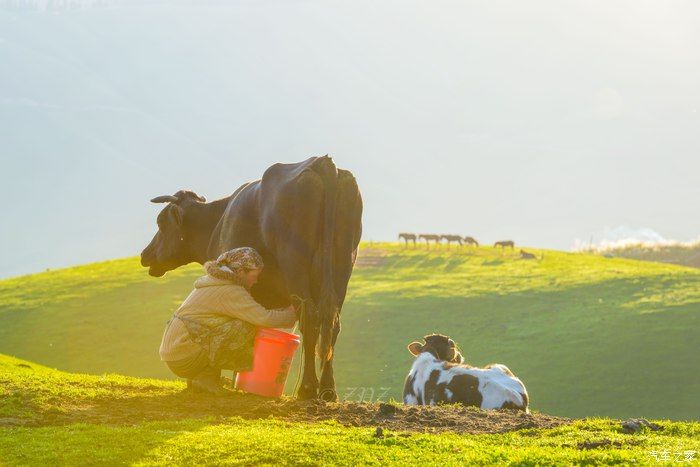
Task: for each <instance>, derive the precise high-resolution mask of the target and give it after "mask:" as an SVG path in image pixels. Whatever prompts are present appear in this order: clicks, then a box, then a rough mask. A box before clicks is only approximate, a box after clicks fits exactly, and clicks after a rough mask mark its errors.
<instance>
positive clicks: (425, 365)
mask: <svg viewBox="0 0 700 467" xmlns="http://www.w3.org/2000/svg"><path fill="white" fill-rule="evenodd" d="M423 340H425V344H421V343H420V342H411V343H410V344H409V345H408V351H409V352H411V353H412V354H413V355H414V356H415V357H416V360H415V361H414V362H413V366H412V367H411V371H410V372H409V373H408V376H407V377H406V383H405V385H404V389H403V402H404V404H409V405H434V404H438V403H446V404H455V403H461V404H464V405H471V406H475V407H481V408H482V409H500V408H511V409H519V410H523V411H525V412H529V411H530V410H529V409H528V397H527V390H526V389H525V385H523V383H522V382H521V381H520V380H519V379H518V378H516V377H515V375H513V373H512V372H511V371H510V370H509V369H508V367H506V366H505V365H501V364H498V363H492V364H491V365H488V366H487V367H486V368H474V367H471V366H469V365H465V364H463V363H462V362H463V358H462V354H461V353H459V350H457V347H456V346H455V343H454V341H453V340H452V339H450V338H449V337H447V336H443V335H441V334H432V335H430V336H425V337H424V338H423Z"/></svg>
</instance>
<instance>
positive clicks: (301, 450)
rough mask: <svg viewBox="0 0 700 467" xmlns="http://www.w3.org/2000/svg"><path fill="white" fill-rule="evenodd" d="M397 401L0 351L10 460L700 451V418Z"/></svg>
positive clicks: (538, 460) (569, 456)
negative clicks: (575, 414)
mask: <svg viewBox="0 0 700 467" xmlns="http://www.w3.org/2000/svg"><path fill="white" fill-rule="evenodd" d="M392 407H394V409H395V411H394V412H392V413H390V412H389V411H386V410H380V409H381V408H380V407H377V405H376V404H353V403H336V404H327V403H323V402H321V401H315V402H313V401H310V402H295V401H292V400H289V399H283V400H281V401H274V400H273V401H270V400H265V399H263V398H260V397H256V396H251V395H245V394H241V393H232V394H230V395H227V396H220V397H217V396H204V395H194V394H190V393H188V392H187V391H186V390H185V389H184V385H183V384H182V383H180V382H175V381H159V380H155V379H138V378H130V377H124V376H119V375H105V376H93V375H81V374H71V373H64V372H61V371H56V370H51V369H48V368H46V367H42V366H41V365H37V364H35V363H32V362H27V361H23V360H18V359H14V358H10V357H6V356H3V355H0V464H2V465H86V464H89V465H120V464H136V465H190V464H197V465H202V464H206V465H220V464H227V465H228V464H233V463H246V464H255V465H257V464H274V465H287V464H300V463H301V464H304V465H319V464H333V465H358V464H363V465H364V464H373V465H407V464H409V463H410V464H415V463H417V464H421V465H422V464H431V465H432V464H439V465H491V464H494V463H500V464H506V463H512V464H515V465H542V464H574V463H576V464H619V463H628V464H631V463H634V464H641V465H651V464H654V463H655V461H656V458H655V457H654V456H657V457H658V456H660V455H661V454H660V453H661V452H664V451H665V452H666V453H667V454H666V455H669V456H671V458H675V457H674V456H675V453H676V452H679V453H680V455H681V456H682V455H683V452H684V451H688V452H691V451H693V452H695V453H697V452H698V451H700V441H699V440H700V424H698V423H687V422H669V421H656V422H654V423H656V424H657V425H658V426H659V428H660V429H658V430H656V431H653V430H650V429H644V430H643V431H641V432H638V433H633V434H628V433H624V432H623V430H622V429H621V425H620V422H619V421H618V420H610V419H587V420H577V421H572V420H566V419H557V418H555V417H549V416H546V415H539V414H524V413H522V412H517V411H509V410H504V411H490V412H484V411H481V410H478V409H464V408H461V407H456V406H455V407H453V406H445V407H425V408H422V409H418V408H404V407H401V406H392ZM351 415H352V417H351ZM409 420H417V422H410V421H409ZM377 427H383V431H382V432H378V430H377ZM465 427H468V428H467V429H465Z"/></svg>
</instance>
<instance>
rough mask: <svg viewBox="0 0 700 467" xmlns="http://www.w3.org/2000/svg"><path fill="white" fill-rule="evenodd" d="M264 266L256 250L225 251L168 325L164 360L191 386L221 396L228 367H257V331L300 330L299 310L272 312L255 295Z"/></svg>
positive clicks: (208, 267) (207, 266) (207, 268)
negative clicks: (254, 342) (252, 288)
mask: <svg viewBox="0 0 700 467" xmlns="http://www.w3.org/2000/svg"><path fill="white" fill-rule="evenodd" d="M262 268H263V260H262V257H261V256H260V254H259V253H258V252H257V251H255V250H254V249H253V248H248V247H243V248H235V249H233V250H230V251H227V252H225V253H222V254H221V255H220V256H219V257H218V258H217V260H216V261H209V262H207V263H206V264H205V265H204V269H205V271H206V273H207V274H206V275H205V276H203V277H200V278H199V279H197V280H196V281H195V283H194V290H193V291H192V292H191V293H190V295H189V296H188V297H187V299H185V301H184V302H183V303H182V305H180V307H179V308H178V309H177V311H176V312H175V314H174V315H173V317H172V319H171V320H170V321H168V325H167V327H166V329H165V332H164V334H163V340H162V342H161V344H160V358H161V360H163V361H164V362H165V363H166V364H167V365H168V367H169V368H170V370H172V372H173V373H175V374H176V375H177V376H180V377H181V378H187V383H188V386H191V387H193V388H195V389H199V390H203V391H207V392H212V393H218V392H221V391H222V388H221V370H222V369H226V370H233V371H247V370H250V369H251V367H252V364H253V340H254V338H255V334H256V331H257V327H270V328H276V327H280V328H290V327H292V326H294V323H295V322H296V320H297V315H296V312H295V310H294V307H293V306H291V305H290V306H289V307H287V308H282V309H277V310H268V309H266V308H264V307H263V306H261V305H260V304H259V303H258V302H256V301H255V300H254V299H253V297H252V296H251V295H250V293H249V291H250V289H251V287H252V286H253V285H254V284H255V283H256V282H257V280H258V276H259V275H260V272H261V271H262Z"/></svg>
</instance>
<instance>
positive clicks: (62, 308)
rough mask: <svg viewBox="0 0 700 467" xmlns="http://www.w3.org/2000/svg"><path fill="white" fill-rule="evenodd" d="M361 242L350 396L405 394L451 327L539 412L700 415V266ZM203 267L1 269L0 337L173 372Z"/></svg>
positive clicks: (97, 360)
mask: <svg viewBox="0 0 700 467" xmlns="http://www.w3.org/2000/svg"><path fill="white" fill-rule="evenodd" d="M363 250H364V252H365V253H364V255H365V258H370V259H375V262H376V264H375V265H367V266H364V267H362V266H361V267H358V268H357V269H356V270H355V272H354V273H353V278H352V280H351V283H350V288H349V294H348V298H347V301H346V305H345V307H344V309H343V316H342V325H343V330H342V333H341V335H340V337H339V342H338V345H337V348H336V377H337V382H338V388H339V393H340V395H341V396H344V395H350V398H351V399H353V398H354V399H356V398H357V397H359V396H358V395H359V394H362V393H364V397H366V398H369V397H370V395H371V394H372V391H373V393H374V397H376V396H377V395H378V394H380V393H384V392H386V395H385V397H393V398H397V399H399V398H400V394H401V389H402V384H403V378H404V377H405V374H406V373H407V371H408V368H409V367H410V364H411V356H410V355H409V353H408V352H407V351H406V345H407V344H408V343H409V342H410V341H412V340H414V339H416V338H420V337H421V336H423V335H424V334H427V333H430V332H442V333H446V334H449V335H450V336H452V337H453V338H454V339H455V340H456V341H457V342H458V343H459V344H460V345H461V347H462V349H463V351H464V354H465V356H466V358H467V360H468V361H469V362H470V363H472V364H475V365H483V364H486V363H490V362H501V363H505V364H506V365H508V366H509V367H510V368H511V370H513V371H514V372H515V374H516V375H518V376H519V377H520V378H521V379H522V380H523V381H524V382H525V384H526V385H527V387H528V390H529V392H530V396H531V404H532V408H534V409H536V410H539V411H541V412H546V413H551V414H555V415H564V416H572V417H584V416H604V417H606V416H607V417H620V418H623V417H630V416H635V417H639V416H644V417H649V418H657V419H672V420H698V419H700V411H698V404H697V395H698V394H700V371H698V370H700V368H699V363H698V353H699V350H700V345H699V344H698V340H697V330H698V329H700V270H697V269H691V268H684V267H679V266H674V265H667V264H658V263H646V262H641V261H634V260H625V259H608V258H603V257H600V256H595V255H587V254H570V253H561V252H553V251H545V252H544V259H543V260H537V261H523V260H520V259H518V258H517V255H515V254H511V253H509V252H506V253H505V254H502V253H501V252H500V251H498V250H494V249H492V248H490V247H484V248H478V249H474V248H463V249H459V248H456V247H452V249H451V250H447V249H446V248H445V247H443V248H442V249H441V250H439V251H438V250H434V249H431V251H425V250H423V249H417V250H411V249H408V250H405V249H403V248H402V247H400V246H397V245H395V244H373V245H368V244H364V245H363ZM537 253H538V256H539V254H540V252H539V251H537ZM375 257H376V258H375ZM199 274H200V267H199V266H196V265H191V266H188V267H185V268H181V269H179V270H177V271H174V272H171V273H168V274H167V275H166V276H165V277H163V278H160V279H155V278H150V277H148V276H147V274H146V271H145V270H144V269H142V268H141V267H140V266H139V264H138V261H137V259H136V258H129V259H123V260H115V261H109V262H104V263H97V264H92V265H85V266H79V267H75V268H70V269H65V270H58V271H50V272H46V273H41V274H35V275H31V276H24V277H19V278H14V279H9V280H4V281H0V297H1V298H0V352H2V353H7V354H11V355H16V356H18V357H21V358H26V359H29V360H33V361H37V362H39V363H42V364H45V365H48V366H51V367H56V368H59V369H63V370H67V371H80V372H87V373H96V374H100V373H104V372H109V373H121V374H127V375H133V376H145V377H156V378H171V377H172V375H170V374H169V372H168V370H167V368H166V367H165V366H164V365H163V364H162V363H161V362H160V361H159V360H158V355H157V348H158V344H159V342H160V337H161V333H162V330H163V327H164V325H165V322H166V321H167V320H168V319H169V317H170V315H171V314H172V312H173V311H174V309H175V308H176V307H177V305H178V304H179V302H180V301H181V300H182V299H183V298H184V297H185V296H186V295H187V294H188V293H189V291H190V289H191V287H192V282H193V281H194V279H195V278H196V277H198V276H199ZM295 376H296V373H293V376H292V377H291V378H290V381H289V382H288V388H291V386H292V385H293V383H294V379H295V378H294V377H295ZM356 387H361V388H366V389H364V390H359V391H358V390H354V391H353V389H352V388H356Z"/></svg>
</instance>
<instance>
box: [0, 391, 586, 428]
mask: <svg viewBox="0 0 700 467" xmlns="http://www.w3.org/2000/svg"><path fill="white" fill-rule="evenodd" d="M235 416H239V417H242V418H244V419H257V418H268V417H274V418H277V419H281V420H288V421H293V422H318V421H323V420H337V421H338V422H339V423H341V424H343V425H346V426H376V427H382V428H383V429H389V430H394V431H413V432H426V431H427V432H445V431H450V432H457V433H503V432H507V431H513V430H519V429H523V428H552V427H556V426H559V425H563V424H568V423H570V422H571V421H572V420H571V419H567V418H562V417H555V416H551V415H544V414H526V413H523V412H520V411H514V410H491V411H483V410H480V409H476V408H471V407H462V406H432V407H415V406H403V405H391V404H370V403H356V402H342V403H327V402H323V401H319V400H312V401H297V400H295V399H291V398H286V397H285V398H282V399H267V398H263V397H259V396H254V395H250V394H245V393H242V392H238V391H236V392H233V391H232V392H230V394H226V395H221V396H214V395H207V394H194V393H191V392H189V391H186V390H185V391H182V392H179V393H174V394H170V395H157V396H144V397H131V398H125V399H118V400H98V401H95V402H93V403H92V404H91V405H87V406H74V407H65V406H64V407H62V410H60V411H55V410H54V411H50V412H46V413H42V414H41V416H40V418H38V419H34V420H32V421H25V423H22V424H23V425H32V426H37V425H39V426H41V425H64V424H69V423H78V422H80V423H96V424H108V425H123V424H134V423H139V422H145V421H156V420H181V419H191V418H213V419H225V418H227V417H235ZM2 424H3V423H2V419H0V425H2ZM5 424H6V423H5ZM12 424H15V423H12Z"/></svg>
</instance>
